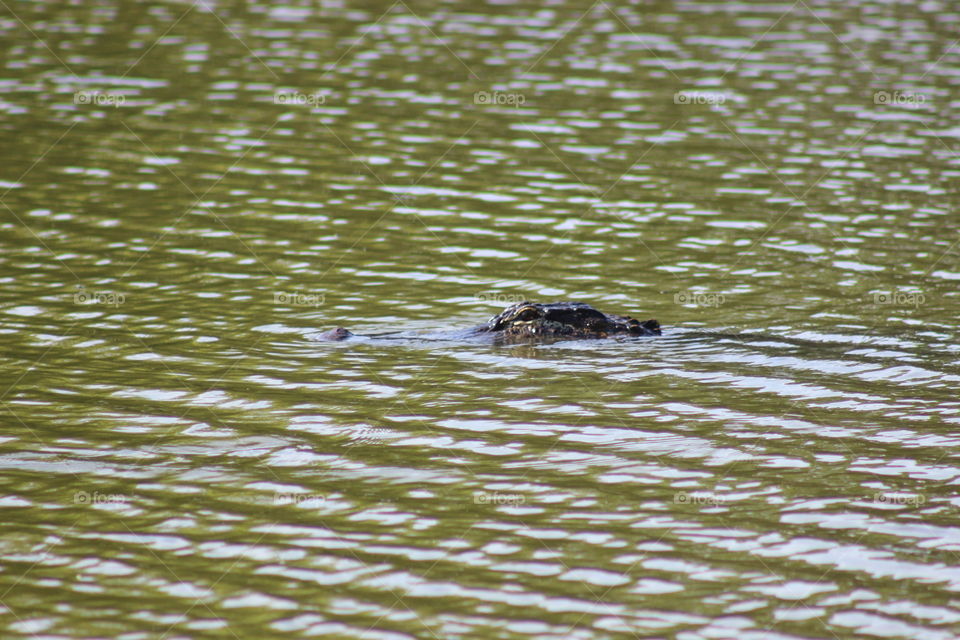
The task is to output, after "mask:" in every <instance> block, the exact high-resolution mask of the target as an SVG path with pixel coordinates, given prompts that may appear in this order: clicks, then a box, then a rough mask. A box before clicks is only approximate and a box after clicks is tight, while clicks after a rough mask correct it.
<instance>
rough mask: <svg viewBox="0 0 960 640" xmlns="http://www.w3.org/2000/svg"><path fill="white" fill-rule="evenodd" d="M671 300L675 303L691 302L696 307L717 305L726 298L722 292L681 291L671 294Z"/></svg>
mask: <svg viewBox="0 0 960 640" xmlns="http://www.w3.org/2000/svg"><path fill="white" fill-rule="evenodd" d="M673 301H674V302H675V303H676V304H692V305H694V306H697V307H719V306H720V305H722V304H723V303H724V302H726V301H727V298H726V297H725V296H724V295H723V294H722V293H703V292H700V293H698V292H696V291H681V292H680V293H675V294H673Z"/></svg>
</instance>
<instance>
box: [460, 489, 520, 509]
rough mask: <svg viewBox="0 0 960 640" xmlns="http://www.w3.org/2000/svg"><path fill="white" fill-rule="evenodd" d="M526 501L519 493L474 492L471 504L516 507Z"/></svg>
mask: <svg viewBox="0 0 960 640" xmlns="http://www.w3.org/2000/svg"><path fill="white" fill-rule="evenodd" d="M526 501H527V498H526V496H524V495H523V494H520V493H500V492H499V491H475V492H474V494H473V504H506V505H511V506H514V507H515V506H517V505H520V504H523V503H524V502H526Z"/></svg>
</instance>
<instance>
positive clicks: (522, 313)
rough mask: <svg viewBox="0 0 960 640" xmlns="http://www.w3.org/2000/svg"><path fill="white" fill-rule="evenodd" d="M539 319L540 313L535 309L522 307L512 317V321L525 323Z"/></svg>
mask: <svg viewBox="0 0 960 640" xmlns="http://www.w3.org/2000/svg"><path fill="white" fill-rule="evenodd" d="M538 317H540V313H539V312H538V311H537V309H536V307H524V308H523V309H520V310H519V311H517V313H516V314H515V315H514V316H513V319H514V321H521V322H523V321H526V320H533V319H534V318H538Z"/></svg>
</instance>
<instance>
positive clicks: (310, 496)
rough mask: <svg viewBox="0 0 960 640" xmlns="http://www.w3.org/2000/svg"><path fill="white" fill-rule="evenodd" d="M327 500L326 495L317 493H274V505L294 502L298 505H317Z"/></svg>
mask: <svg viewBox="0 0 960 640" xmlns="http://www.w3.org/2000/svg"><path fill="white" fill-rule="evenodd" d="M326 501H327V497H326V496H323V495H320V494H318V493H275V494H273V504H274V505H287V504H295V505H297V506H298V507H299V506H308V507H310V506H314V507H315V506H319V505H321V504H323V503H324V502H326Z"/></svg>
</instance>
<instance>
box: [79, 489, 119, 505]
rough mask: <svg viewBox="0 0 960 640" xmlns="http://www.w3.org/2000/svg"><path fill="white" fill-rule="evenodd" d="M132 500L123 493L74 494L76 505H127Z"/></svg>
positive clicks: (87, 492) (81, 492)
mask: <svg viewBox="0 0 960 640" xmlns="http://www.w3.org/2000/svg"><path fill="white" fill-rule="evenodd" d="M129 500H130V498H129V497H127V496H125V495H123V494H122V493H100V492H99V491H94V492H93V493H90V492H89V491H75V492H74V493H73V503H74V504H125V503H126V502H128V501H129Z"/></svg>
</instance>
